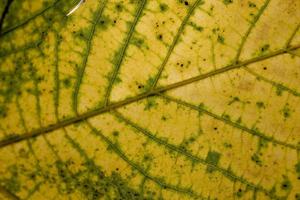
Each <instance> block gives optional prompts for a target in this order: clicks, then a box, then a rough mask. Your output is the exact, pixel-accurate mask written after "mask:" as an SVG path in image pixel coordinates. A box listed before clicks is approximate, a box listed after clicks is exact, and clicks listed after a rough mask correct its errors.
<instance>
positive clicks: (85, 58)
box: [73, 0, 107, 114]
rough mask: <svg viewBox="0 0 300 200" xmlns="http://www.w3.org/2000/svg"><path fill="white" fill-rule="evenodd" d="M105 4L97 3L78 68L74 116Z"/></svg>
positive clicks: (74, 95) (105, 1)
mask: <svg viewBox="0 0 300 200" xmlns="http://www.w3.org/2000/svg"><path fill="white" fill-rule="evenodd" d="M106 3H107V0H104V1H103V2H101V3H99V6H98V8H97V11H96V15H95V19H94V20H93V21H94V22H93V23H92V26H91V31H90V33H89V35H88V38H87V50H86V51H85V54H84V55H83V61H82V64H81V67H80V68H79V72H78V77H77V82H76V85H75V89H74V92H73V109H74V111H75V113H76V114H77V108H78V93H79V90H80V86H81V82H82V78H83V75H84V72H85V68H86V65H87V61H88V58H89V54H90V51H91V46H92V40H93V37H94V34H95V31H96V26H97V24H98V23H99V20H100V19H101V16H102V13H103V10H104V8H105V6H106Z"/></svg>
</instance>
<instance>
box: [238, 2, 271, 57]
mask: <svg viewBox="0 0 300 200" xmlns="http://www.w3.org/2000/svg"><path fill="white" fill-rule="evenodd" d="M270 1H271V0H266V1H265V3H264V5H263V6H262V7H261V8H260V9H259V11H258V13H257V15H255V17H254V20H253V21H252V22H251V25H250V26H249V28H248V30H247V32H246V34H245V35H244V36H243V37H242V41H241V44H240V46H239V48H238V51H237V54H236V56H235V62H238V61H239V58H240V55H241V53H242V50H243V47H244V45H245V43H246V40H247V39H248V37H249V35H250V33H251V31H252V30H253V28H254V27H255V25H256V23H257V22H258V20H259V18H260V17H261V16H262V14H263V12H264V11H265V9H266V8H267V6H268V4H269V3H270Z"/></svg>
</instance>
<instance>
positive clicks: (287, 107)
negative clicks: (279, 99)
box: [280, 104, 292, 119]
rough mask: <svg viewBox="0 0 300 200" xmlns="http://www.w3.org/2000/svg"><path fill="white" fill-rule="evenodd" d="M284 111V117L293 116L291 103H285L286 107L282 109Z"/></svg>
mask: <svg viewBox="0 0 300 200" xmlns="http://www.w3.org/2000/svg"><path fill="white" fill-rule="evenodd" d="M280 112H281V113H282V115H283V117H284V118H285V119H287V118H289V117H290V116H291V112H292V111H291V109H290V108H289V104H285V105H284V107H283V108H282V109H281V110H280Z"/></svg>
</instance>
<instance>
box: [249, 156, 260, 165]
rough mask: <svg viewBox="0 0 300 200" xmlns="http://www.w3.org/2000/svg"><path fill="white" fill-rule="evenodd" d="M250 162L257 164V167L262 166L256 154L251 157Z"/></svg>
mask: <svg viewBox="0 0 300 200" xmlns="http://www.w3.org/2000/svg"><path fill="white" fill-rule="evenodd" d="M251 160H252V161H253V162H255V164H257V165H258V166H262V161H261V160H260V157H259V155H258V154H257V153H255V154H253V155H252V156H251Z"/></svg>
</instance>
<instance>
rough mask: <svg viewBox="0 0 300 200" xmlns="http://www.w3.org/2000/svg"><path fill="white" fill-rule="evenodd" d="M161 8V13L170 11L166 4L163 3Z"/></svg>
mask: <svg viewBox="0 0 300 200" xmlns="http://www.w3.org/2000/svg"><path fill="white" fill-rule="evenodd" d="M159 8H160V11H162V12H164V11H166V10H168V5H167V4H165V3H161V4H160V5H159Z"/></svg>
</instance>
